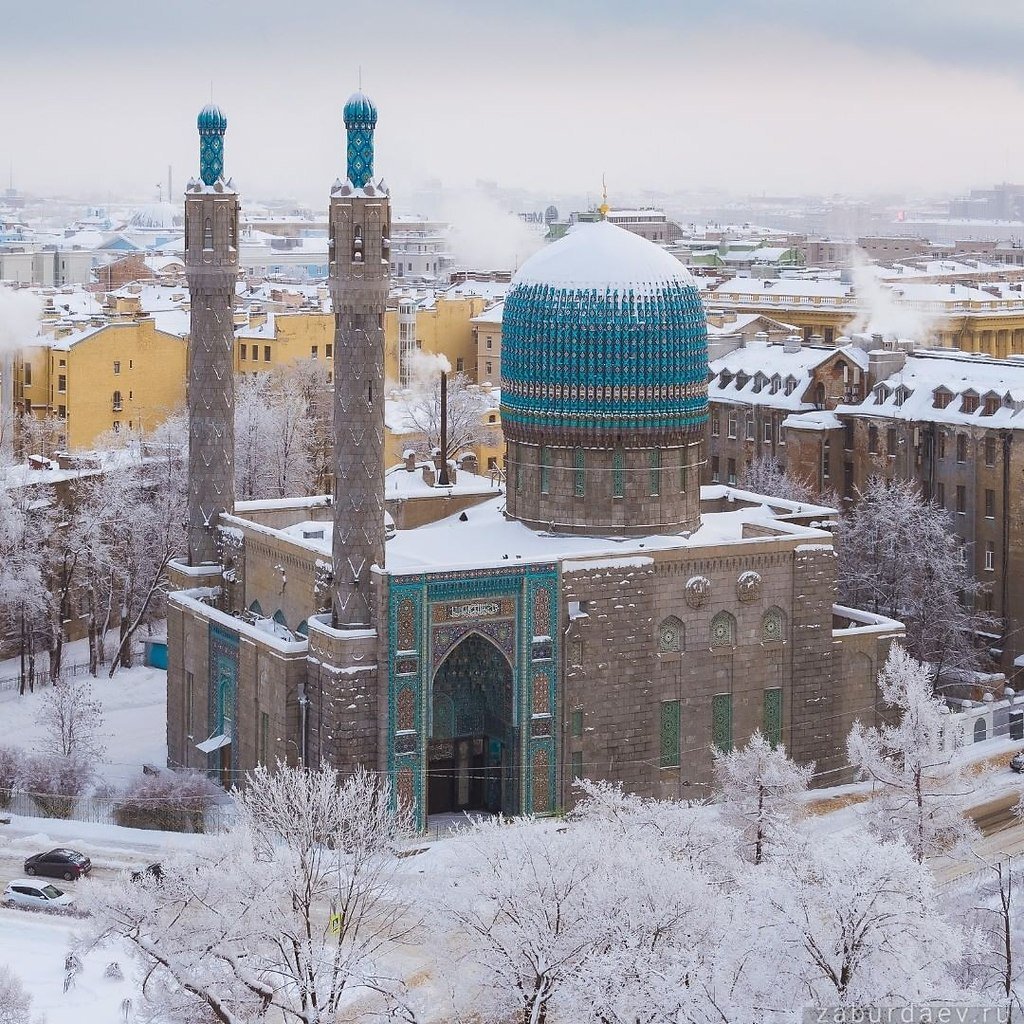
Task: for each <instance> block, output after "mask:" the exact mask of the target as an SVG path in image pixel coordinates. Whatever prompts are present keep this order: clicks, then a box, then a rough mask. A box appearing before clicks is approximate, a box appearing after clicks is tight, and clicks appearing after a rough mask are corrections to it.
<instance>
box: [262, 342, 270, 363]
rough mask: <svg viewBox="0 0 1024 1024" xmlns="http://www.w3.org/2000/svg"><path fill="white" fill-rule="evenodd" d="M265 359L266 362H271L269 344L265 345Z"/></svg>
mask: <svg viewBox="0 0 1024 1024" xmlns="http://www.w3.org/2000/svg"><path fill="white" fill-rule="evenodd" d="M263 361H264V362H265V363H269V362H270V346H269V345H264V346H263Z"/></svg>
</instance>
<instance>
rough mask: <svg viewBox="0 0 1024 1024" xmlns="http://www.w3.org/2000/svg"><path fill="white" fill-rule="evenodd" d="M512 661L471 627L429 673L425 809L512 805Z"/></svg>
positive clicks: (495, 808)
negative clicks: (431, 681) (431, 674)
mask: <svg viewBox="0 0 1024 1024" xmlns="http://www.w3.org/2000/svg"><path fill="white" fill-rule="evenodd" d="M512 691H513V686H512V666H511V665H509V663H508V661H507V660H506V659H505V656H504V655H503V654H502V653H501V651H499V650H498V648H497V647H495V646H494V644H492V643H491V642H490V641H489V640H486V639H485V638H484V637H482V636H481V635H480V634H479V633H471V634H470V635H469V636H467V637H466V638H465V639H464V640H463V641H462V642H461V643H459V644H458V645H457V646H456V647H455V648H454V649H453V650H452V652H451V653H450V654H449V655H448V657H447V658H446V659H445V660H444V662H443V663H442V665H441V667H440V668H439V669H438V670H437V674H436V675H435V676H434V686H433V694H432V711H433V715H432V719H433V728H432V732H431V736H430V744H429V747H428V750H427V778H428V785H427V813H428V814H443V813H445V812H450V811H470V810H486V811H490V812H491V813H494V814H496V813H498V812H499V811H502V810H504V811H506V812H507V813H516V812H517V810H518V792H517V787H516V778H517V765H516V754H515V751H516V729H515V727H514V726H513V715H512V701H513V696H512Z"/></svg>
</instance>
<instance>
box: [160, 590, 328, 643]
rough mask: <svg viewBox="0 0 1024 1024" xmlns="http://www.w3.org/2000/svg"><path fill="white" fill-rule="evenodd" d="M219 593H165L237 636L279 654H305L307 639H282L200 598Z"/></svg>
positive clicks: (174, 602)
mask: <svg viewBox="0 0 1024 1024" xmlns="http://www.w3.org/2000/svg"><path fill="white" fill-rule="evenodd" d="M219 595H220V587H197V588H196V589H195V590H173V591H171V593H170V594H168V595H167V599H168V600H169V601H170V602H171V603H172V604H176V605H178V606H179V607H181V608H183V609H187V610H188V611H190V612H192V613H193V614H195V615H200V616H202V617H203V618H205V619H209V620H210V621H211V622H216V623H217V624H218V625H219V626H224V627H225V628H226V629H230V630H232V631H233V632H235V633H238V635H239V636H244V637H247V638H248V639H250V640H252V641H254V642H255V643H259V644H262V645H263V646H264V647H269V648H271V649H272V650H275V651H277V652H278V653H279V654H305V653H306V650H307V648H308V647H309V643H308V641H307V640H282V639H281V638H280V637H276V636H274V635H272V634H271V633H267V632H265V631H264V630H262V629H260V628H259V627H258V626H254V625H250V624H249V623H248V622H245V621H243V620H242V619H236V618H235V617H234V616H233V615H228V614H227V613H226V612H222V611H221V610H220V609H219V608H214V607H213V605H209V604H206V603H204V602H203V601H202V600H200V598H203V597H217V596H219Z"/></svg>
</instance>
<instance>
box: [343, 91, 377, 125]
mask: <svg viewBox="0 0 1024 1024" xmlns="http://www.w3.org/2000/svg"><path fill="white" fill-rule="evenodd" d="M342 116H343V117H344V119H345V127H346V128H373V127H374V126H375V125H376V124H377V108H376V107H375V106H374V104H373V100H371V99H370V97H369V96H367V95H366V93H365V92H363V91H362V90H359V91H358V92H354V93H352V95H351V96H349V98H348V100H347V102H346V103H345V109H344V111H343V113H342Z"/></svg>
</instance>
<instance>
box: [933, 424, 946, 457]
mask: <svg viewBox="0 0 1024 1024" xmlns="http://www.w3.org/2000/svg"><path fill="white" fill-rule="evenodd" d="M935 455H936V458H939V459H944V458H945V457H946V432H945V431H944V430H940V431H939V433H938V436H937V437H936V438H935Z"/></svg>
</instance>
